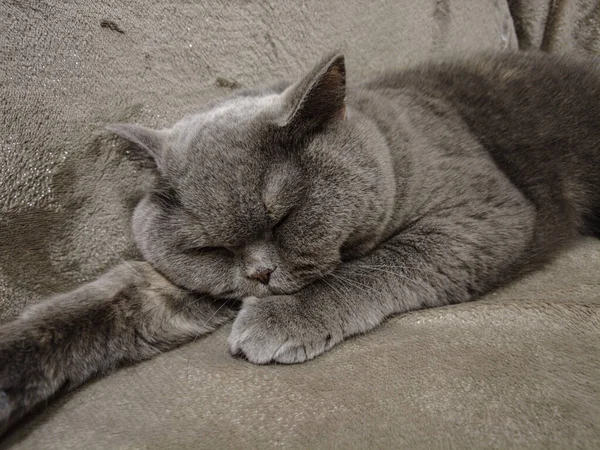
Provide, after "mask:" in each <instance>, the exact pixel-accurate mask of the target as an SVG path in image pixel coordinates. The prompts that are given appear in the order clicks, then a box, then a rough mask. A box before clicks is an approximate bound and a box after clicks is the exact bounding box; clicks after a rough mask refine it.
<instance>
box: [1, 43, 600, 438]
mask: <svg viewBox="0 0 600 450" xmlns="http://www.w3.org/2000/svg"><path fill="white" fill-rule="evenodd" d="M598 105H600V71H599V69H598V65H597V64H596V63H595V62H593V61H589V60H588V61H582V60H579V59H575V58H573V57H566V56H550V55H544V54H534V53H515V54H502V55H480V56H477V57H472V58H465V59H463V60H460V61H451V62H441V63H431V64H426V65H420V66H417V67H414V68H411V69H408V70H404V71H401V72H393V73H389V74H387V75H384V76H380V77H378V78H375V79H372V80H370V81H367V82H366V83H363V84H358V85H356V86H355V87H352V88H350V89H347V88H346V74H345V67H344V58H343V56H341V55H338V54H334V55H330V56H328V57H326V58H324V59H323V60H322V61H321V62H320V63H319V64H317V65H316V66H315V67H314V68H313V69H312V70H311V71H310V73H308V74H307V75H305V76H304V77H303V78H302V79H301V80H300V81H298V82H296V83H294V84H286V83H278V84H275V85H273V86H270V87H267V88H260V89H254V90H252V89H251V90H245V91H240V92H237V93H235V94H233V95H232V96H231V97H228V98H225V99H221V100H218V101H216V102H214V103H212V104H210V105H208V106H206V107H205V108H203V109H201V110H200V111H199V112H198V113H197V114H195V115H192V116H189V117H186V118H184V119H182V120H181V121H179V122H178V123H176V124H175V125H174V126H173V127H172V128H170V129H164V130H151V129H148V128H145V127H142V126H138V125H130V124H116V125H111V126H109V127H108V128H109V130H110V131H112V132H114V133H116V134H118V135H119V136H121V137H123V138H125V139H127V140H129V141H131V142H132V143H133V144H135V146H136V147H137V148H139V149H141V150H142V151H144V152H145V153H146V154H147V155H148V156H149V157H151V158H152V159H153V161H154V163H155V166H156V169H155V172H156V185H155V188H154V189H153V190H152V191H151V192H148V193H147V195H146V196H145V198H144V199H143V200H142V201H141V202H140V204H139V205H138V206H137V208H136V210H135V214H134V219H133V234H134V238H135V241H136V243H137V245H138V247H139V249H140V251H141V253H142V254H143V256H144V259H145V262H131V263H124V264H122V265H121V266H119V267H117V268H115V269H113V270H112V271H110V272H108V273H107V274H105V275H104V276H102V277H101V278H100V279H98V280H96V281H94V282H92V283H89V284H86V285H84V286H82V287H80V288H78V289H77V290H75V291H72V292H70V293H67V294H64V295H59V296H57V297H55V298H53V299H50V300H49V301H47V302H44V303H41V304H38V305H36V306H34V307H33V308H31V309H30V310H28V311H27V312H25V313H24V314H23V315H22V317H20V318H19V319H17V320H16V321H13V322H11V323H8V324H5V325H3V326H2V327H0V422H1V423H2V427H0V428H3V429H6V428H7V427H8V426H9V424H11V423H13V422H14V421H15V420H16V419H18V418H19V417H21V416H22V415H23V414H24V413H25V412H27V411H28V410H30V409H31V408H32V407H34V406H35V405H36V404H38V403H39V402H41V401H43V400H46V399H47V398H49V397H50V396H52V395H54V394H55V393H57V392H58V391H59V390H64V389H70V388H72V387H74V386H77V385H79V384H81V383H83V382H84V381H86V380H87V379H89V378H90V377H92V376H94V375H98V374H102V373H106V372H108V371H110V370H111V369H114V368H116V367H118V366H120V365H123V364H126V363H130V362H134V361H139V360H143V359H146V358H150V357H151V356H153V355H156V354H158V353H160V352H163V351H166V350H169V349H171V348H173V347H175V346H177V345H180V344H183V343H185V342H187V341H190V340H193V339H195V338H196V337H197V336H199V335H201V334H203V333H207V332H209V331H211V330H213V329H214V328H216V327H217V326H219V325H220V324H222V323H224V322H226V321H228V320H230V319H232V318H233V317H234V316H236V318H235V321H234V323H233V328H232V331H231V334H230V336H229V348H230V351H231V353H232V354H234V355H242V356H244V357H245V358H247V359H248V360H249V361H250V362H253V363H258V364H265V363H270V362H280V363H299V362H303V361H307V360H309V359H312V358H314V357H316V356H318V355H320V354H321V353H323V352H325V351H327V350H329V349H331V348H332V347H333V346H334V345H336V344H338V343H340V342H341V341H343V340H344V339H345V338H347V337H349V336H352V335H356V334H360V333H365V332H367V331H369V330H371V329H373V328H375V327H376V326H377V325H379V324H380V323H381V322H382V321H383V320H384V319H385V318H386V317H389V316H390V315H393V314H398V313H402V312H406V311H410V310H415V309H419V308H426V307H436V306H442V305H449V304H453V303H459V302H466V301H470V300H474V299H476V298H478V297H479V296H481V295H482V294H484V293H486V292H488V291H490V290H491V289H493V288H495V287H497V286H499V285H502V284H504V283H507V282H508V281H510V280H512V279H514V278H515V277H517V276H519V275H521V274H523V273H524V272H526V271H528V270H532V269H535V268H536V267H538V266H539V265H541V264H543V263H544V262H545V261H547V260H548V259H549V258H551V257H552V256H553V255H554V254H556V252H557V251H558V250H560V249H561V248H564V247H565V246H566V245H568V244H569V243H570V242H572V241H573V240H574V239H576V237H577V235H578V234H580V233H598V232H599V231H600V230H599V222H600V221H599V219H600V149H599V146H600V107H599V106H598ZM234 301H242V302H243V303H242V306H241V309H240V311H239V312H237V314H236V311H235V307H234Z"/></svg>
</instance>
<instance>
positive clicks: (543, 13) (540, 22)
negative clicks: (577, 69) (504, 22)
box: [508, 0, 600, 54]
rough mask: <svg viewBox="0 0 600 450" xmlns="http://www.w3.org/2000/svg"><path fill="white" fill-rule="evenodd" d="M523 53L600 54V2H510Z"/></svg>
mask: <svg viewBox="0 0 600 450" xmlns="http://www.w3.org/2000/svg"><path fill="white" fill-rule="evenodd" d="M508 3H509V7H510V11H511V13H512V14H513V16H514V24H515V29H516V32H517V36H518V38H519V44H520V45H519V47H520V48H522V49H530V48H541V49H542V50H546V51H553V52H556V51H560V52H587V53H594V54H598V53H600V2H598V1H594V0H508Z"/></svg>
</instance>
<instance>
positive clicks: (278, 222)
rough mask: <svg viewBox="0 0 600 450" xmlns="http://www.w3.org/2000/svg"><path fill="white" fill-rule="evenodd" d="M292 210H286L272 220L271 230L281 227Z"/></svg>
mask: <svg viewBox="0 0 600 450" xmlns="http://www.w3.org/2000/svg"><path fill="white" fill-rule="evenodd" d="M292 211H293V210H289V211H288V212H286V213H285V214H284V215H283V216H281V217H280V218H279V219H276V220H274V221H273V224H272V225H271V230H272V231H273V232H275V231H277V230H278V229H279V228H281V226H282V225H283V224H284V222H285V221H286V220H287V219H288V218H289V217H290V216H291V214H292Z"/></svg>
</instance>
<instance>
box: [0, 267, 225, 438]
mask: <svg viewBox="0 0 600 450" xmlns="http://www.w3.org/2000/svg"><path fill="white" fill-rule="evenodd" d="M229 306H230V305H228V304H227V302H226V301H221V300H213V299H210V298H207V297H204V296H200V295H194V294H190V293H188V292H185V291H183V290H181V289H179V288H177V287H176V286H174V285H173V284H171V283H169V282H168V281H167V280H166V279H165V278H163V277H162V276H161V275H160V274H159V273H157V272H156V271H155V270H154V269H152V267H151V266H150V265H148V264H147V263H143V262H130V263H124V264H121V265H120V266H118V267H116V268H114V269H112V270H111V271H109V272H108V273H106V274H105V275H103V276H102V277H101V278H99V279H98V280H96V281H94V282H91V283H88V284H86V285H83V286H82V287H80V288H78V289H76V290H74V291H72V292H70V293H67V294H63V295H59V296H56V297H54V298H52V299H50V300H48V301H46V302H43V303H40V304H38V305H35V306H34V307H33V308H31V309H29V310H28V311H26V312H25V313H24V314H23V315H22V316H21V317H20V318H18V319H17V320H15V321H13V322H9V323H7V324H5V325H3V326H1V327H0V434H2V432H4V431H6V429H7V428H8V427H9V426H10V425H11V424H12V423H14V422H15V421H16V420H18V419H19V418H20V417H22V416H23V415H24V414H25V413H27V412H28V411H29V410H30V409H32V408H33V407H35V405H37V404H38V403H40V402H42V401H44V400H46V399H48V398H49V397H50V396H52V395H54V394H55V393H56V392H57V391H59V390H60V389H64V388H66V389H71V388H74V387H76V386H77V385H80V384H82V383H83V382H85V381H86V380H88V379H89V378H90V377H92V376H94V375H98V374H103V373H106V372H108V371H110V370H112V369H114V368H116V367H118V366H120V365H122V364H125V363H130V362H135V361H141V360H144V359H148V358H150V357H152V356H154V355H156V354H158V353H160V352H163V351H166V350H169V349H172V348H174V347H176V346H178V345H180V344H183V343H185V342H187V341H189V340H191V339H194V338H195V337H197V336H200V335H202V334H205V333H208V332H210V331H212V330H214V329H215V328H216V327H217V326H219V325H220V324H222V323H224V322H226V321H227V320H229V319H230V318H232V317H233V316H234V311H233V310H232V309H231V308H230V307H229Z"/></svg>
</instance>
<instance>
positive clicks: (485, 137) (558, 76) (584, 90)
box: [363, 52, 600, 208]
mask: <svg viewBox="0 0 600 450" xmlns="http://www.w3.org/2000/svg"><path fill="white" fill-rule="evenodd" d="M363 87H364V88H365V89H366V90H367V91H374V92H377V93H379V94H380V95H385V96H386V97H387V98H388V99H391V101H394V98H395V97H397V98H401V97H404V98H406V96H409V97H412V98H414V99H415V100H416V101H417V102H419V103H420V105H422V108H423V109H425V110H429V111H430V113H431V116H432V117H434V116H435V117H436V118H437V119H438V120H439V121H444V120H446V119H447V118H446V117H445V116H446V115H447V113H448V111H451V112H452V113H453V114H455V113H458V115H459V117H460V118H461V119H462V120H463V121H464V122H465V123H466V125H467V128H468V130H469V132H470V133H471V134H472V135H474V137H475V138H476V139H478V140H479V141H480V142H481V143H482V145H483V146H484V147H485V149H486V150H487V151H488V152H489V154H490V155H491V156H492V157H493V159H494V160H495V161H496V163H497V165H498V166H499V167H500V168H501V169H502V170H503V171H504V172H506V174H507V175H508V176H509V178H510V179H511V180H512V181H513V183H514V184H515V185H517V186H518V187H519V188H520V189H521V190H523V191H524V192H525V194H526V195H527V196H528V197H529V198H530V199H531V200H533V201H534V203H536V202H537V200H539V199H540V198H542V197H545V196H547V195H548V189H549V186H554V187H555V188H556V192H555V195H563V194H564V193H565V192H566V191H567V190H568V189H573V188H574V187H575V188H576V189H578V190H579V191H581V192H585V194H586V198H585V199H582V202H587V203H588V204H587V205H585V207H587V208H600V181H599V180H600V60H598V59H594V58H592V57H588V58H583V57H577V56H570V55H550V54H544V53H537V52H531V53H530V52H516V53H498V54H482V55H475V56H471V57H465V58H460V59H455V60H448V61H443V62H436V63H430V64H422V65H419V66H416V67H414V68H410V69H408V70H404V71H398V72H390V73H387V74H385V75H382V76H380V77H377V78H374V79H372V80H370V81H368V82H366V83H365V84H364V85H363ZM409 113H410V112H409ZM420 113H421V114H422V111H421V112H420Z"/></svg>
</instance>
